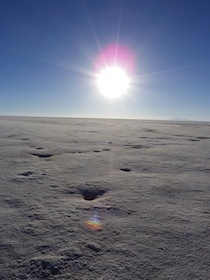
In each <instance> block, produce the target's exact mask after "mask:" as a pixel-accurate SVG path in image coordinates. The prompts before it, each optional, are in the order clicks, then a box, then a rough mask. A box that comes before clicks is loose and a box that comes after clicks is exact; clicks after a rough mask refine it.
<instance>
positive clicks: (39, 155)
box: [32, 153, 52, 158]
mask: <svg viewBox="0 0 210 280" xmlns="http://www.w3.org/2000/svg"><path fill="white" fill-rule="evenodd" d="M32 155H33V156H37V157H39V158H49V157H51V156H52V154H39V153H34V154H32Z"/></svg>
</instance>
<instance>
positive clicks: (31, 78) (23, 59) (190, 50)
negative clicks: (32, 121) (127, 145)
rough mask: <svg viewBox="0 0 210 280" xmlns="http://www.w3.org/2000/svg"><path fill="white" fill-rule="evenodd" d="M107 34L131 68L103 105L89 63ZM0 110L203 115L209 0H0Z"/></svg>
mask: <svg viewBox="0 0 210 280" xmlns="http://www.w3.org/2000/svg"><path fill="white" fill-rule="evenodd" d="M116 40H118V42H119V43H120V44H121V45H123V46H126V47H128V48H129V49H131V50H132V51H133V53H134V54H135V58H136V70H135V73H134V74H133V75H134V76H133V81H134V82H133V85H132V89H130V90H129V93H128V94H127V95H126V96H125V97H123V98H122V99H121V100H119V99H116V100H112V101H110V100H109V99H107V98H105V97H102V96H101V95H100V93H99V90H98V88H97V86H96V80H95V78H94V76H93V74H95V73H94V71H95V68H94V61H95V60H96V57H97V55H98V54H99V52H100V48H103V47H104V46H107V45H109V44H113V43H115V42H116ZM0 115H22V116H58V117H105V118H109V117H114V118H137V119H138V118H140V119H142V118H143V119H171V118H175V117H181V118H184V119H190V120H207V121H210V1H208V0H200V1H198V0H176V1H174V0H145V1H142V0H122V1H120V0H86V1H85V0H1V1H0Z"/></svg>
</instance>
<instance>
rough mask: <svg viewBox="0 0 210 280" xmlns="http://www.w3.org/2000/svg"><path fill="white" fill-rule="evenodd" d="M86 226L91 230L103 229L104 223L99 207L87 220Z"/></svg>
mask: <svg viewBox="0 0 210 280" xmlns="http://www.w3.org/2000/svg"><path fill="white" fill-rule="evenodd" d="M85 226H86V227H87V228H89V229H91V230H102V229H103V224H102V222H101V221H100V217H99V215H98V209H95V213H94V215H93V216H92V217H90V218H89V219H88V220H87V221H86V222H85Z"/></svg>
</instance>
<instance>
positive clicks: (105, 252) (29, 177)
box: [0, 117, 210, 280]
mask: <svg viewBox="0 0 210 280" xmlns="http://www.w3.org/2000/svg"><path fill="white" fill-rule="evenodd" d="M209 201H210V123H208V122H172V121H171V122H170V121H165V122H164V121H140V120H108V119H70V118H69V119H67V118H66V119H64V118H63V119H62V118H26V117H1V118H0V221H1V223H0V279H2V280H4V279H7V280H8V279H72V280H75V279H78V280H85V279H91V280H93V279H99V280H102V279H103V280H110V279H117V280H118V279H119V280H121V279H123V280H124V279H125V280H128V279H144V280H150V279H161V280H163V279H164V280H169V279H172V280H186V279H190V280H208V279H209V277H210V274H209V273H210V250H209V249H210V204H209ZM96 207H97V209H98V210H97V211H98V215H99V217H100V220H101V222H102V223H103V229H102V230H100V231H93V230H91V229H89V228H87V227H86V226H85V221H87V219H88V218H89V217H91V216H93V215H94V211H95V208H96Z"/></svg>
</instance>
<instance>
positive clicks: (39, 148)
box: [36, 147, 44, 150]
mask: <svg viewBox="0 0 210 280" xmlns="http://www.w3.org/2000/svg"><path fill="white" fill-rule="evenodd" d="M36 149H37V150H43V149H44V148H43V147H37V148H36Z"/></svg>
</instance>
